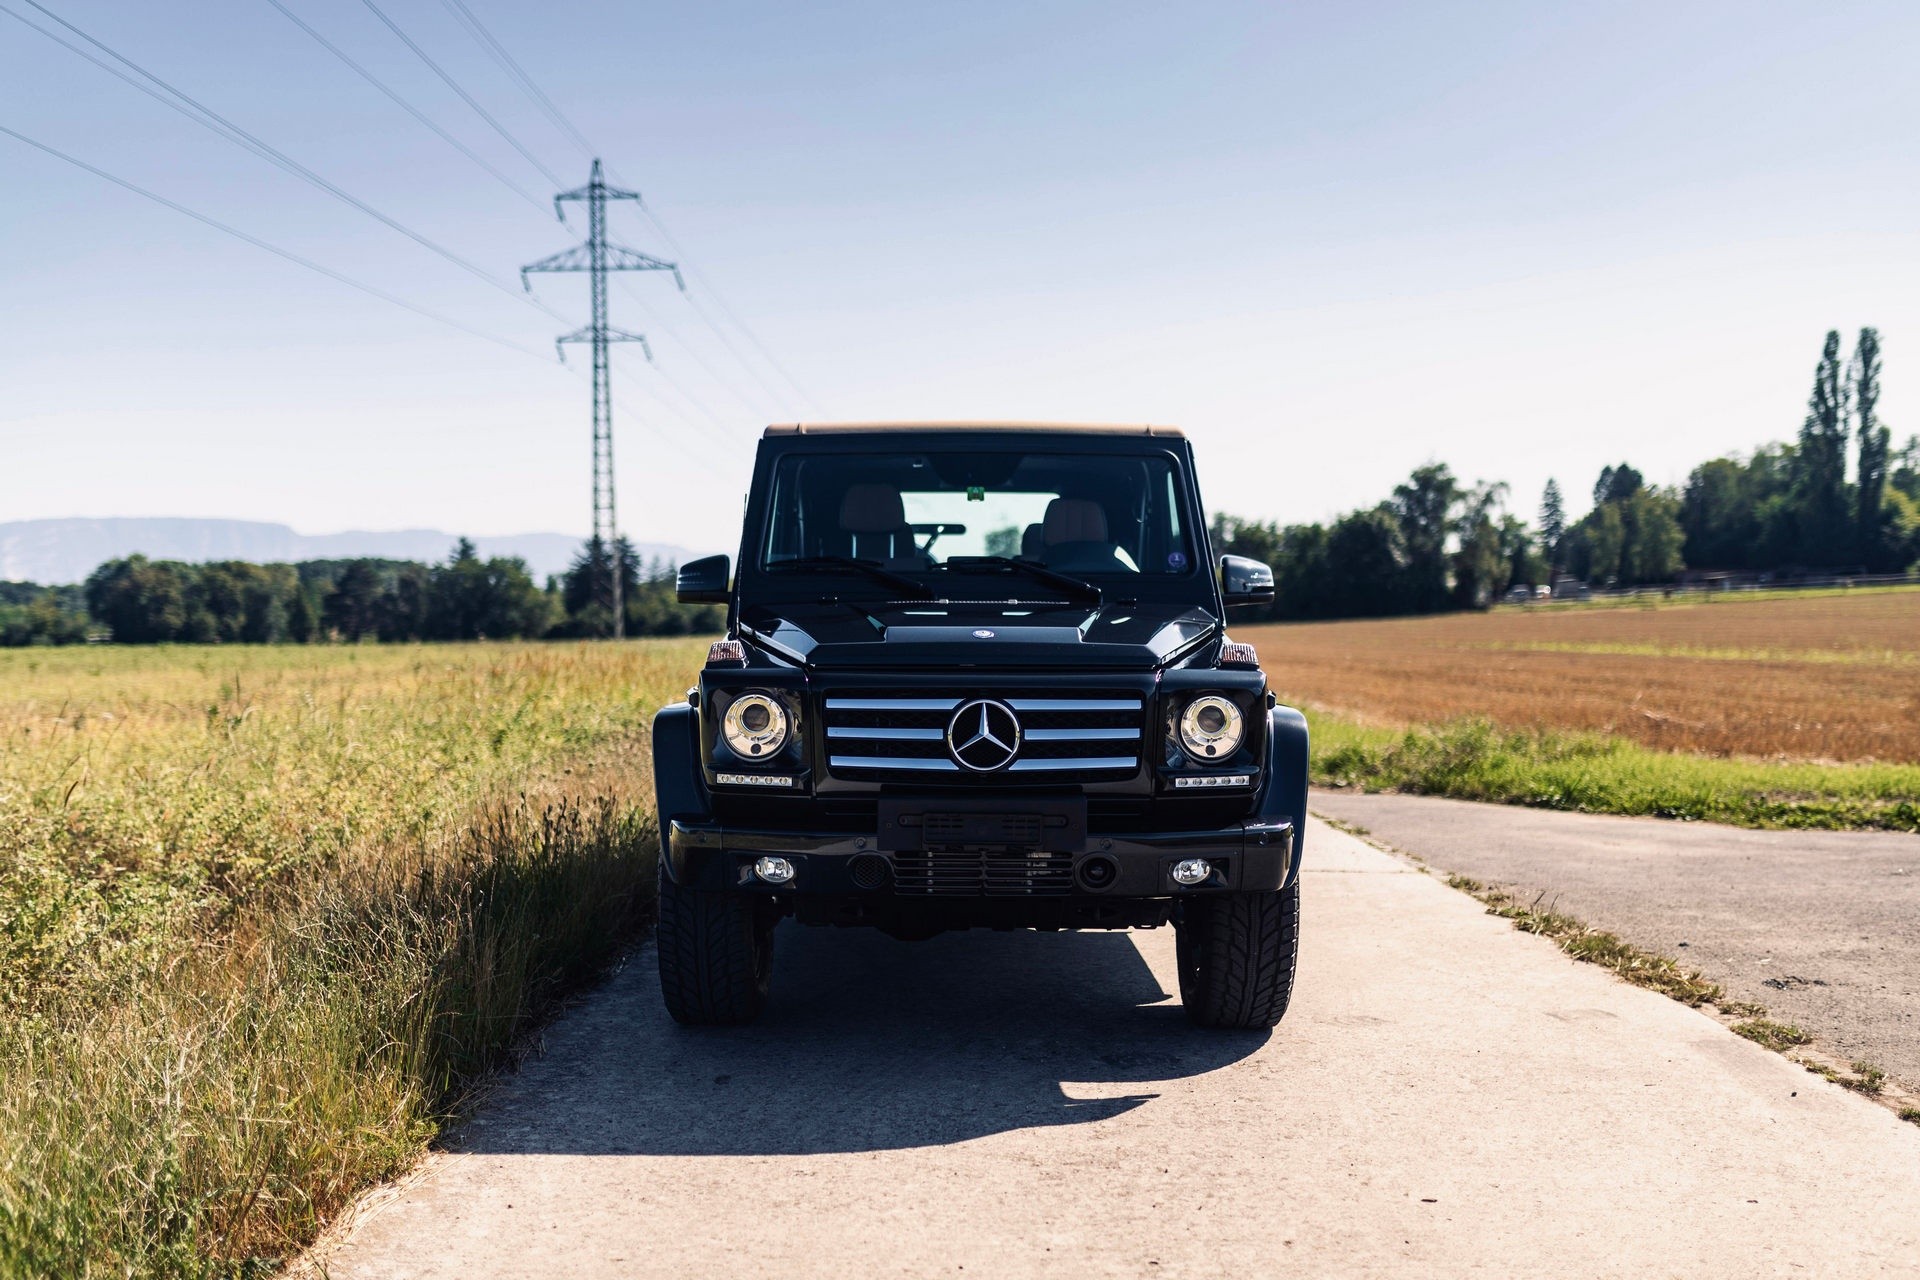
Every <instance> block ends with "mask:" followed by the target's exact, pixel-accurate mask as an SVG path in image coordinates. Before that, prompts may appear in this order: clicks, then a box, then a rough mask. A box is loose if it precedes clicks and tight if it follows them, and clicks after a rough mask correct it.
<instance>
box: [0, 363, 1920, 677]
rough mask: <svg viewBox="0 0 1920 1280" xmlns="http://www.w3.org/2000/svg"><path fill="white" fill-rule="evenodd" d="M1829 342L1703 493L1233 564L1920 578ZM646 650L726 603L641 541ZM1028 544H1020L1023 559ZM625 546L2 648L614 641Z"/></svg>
mask: <svg viewBox="0 0 1920 1280" xmlns="http://www.w3.org/2000/svg"><path fill="white" fill-rule="evenodd" d="M1841 348H1842V344H1841V339H1840V334H1839V332H1838V331H1832V332H1829V333H1828V334H1827V336H1826V341H1825V343H1824V345H1823V347H1822V349H1821V353H1820V358H1819V361H1818V362H1817V364H1816V365H1815V370H1814V381H1813V390H1812V393H1811V394H1810V395H1809V397H1808V402H1807V413H1806V418H1805V420H1804V421H1803V423H1802V425H1801V428H1800V432H1799V435H1798V437H1797V438H1796V439H1794V440H1793V441H1790V442H1786V443H1778V444H1769V445H1765V446H1763V447H1761V448H1758V449H1755V450H1754V451H1753V452H1752V453H1751V454H1747V455H1736V456H1731V457H1724V458H1714V459H1711V460H1710V461H1707V462H1703V463H1701V464H1700V465H1699V466H1697V467H1695V468H1694V469H1693V471H1692V473H1691V474H1689V475H1688V477H1687V480H1686V482H1685V484H1683V485H1681V486H1679V487H1678V488H1674V489H1669V488H1664V487H1661V486H1658V485H1649V484H1647V483H1646V478H1645V476H1644V475H1643V474H1642V473H1641V472H1640V471H1639V470H1637V469H1636V468H1634V467H1633V466H1631V465H1629V464H1627V463H1625V462H1622V463H1620V464H1618V465H1614V466H1608V467H1604V468H1602V469H1601V472H1600V474H1599V476H1598V477H1597V478H1596V479H1595V482H1594V485H1593V489H1592V505H1591V507H1590V508H1589V509H1588V510H1587V511H1586V512H1585V514H1583V515H1581V516H1580V517H1579V518H1578V519H1577V520H1576V519H1572V518H1571V517H1570V513H1569V511H1568V507H1567V501H1566V496H1565V495H1564V494H1563V493H1562V491H1561V489H1560V486H1559V484H1558V483H1557V482H1556V481H1553V480H1549V481H1548V482H1547V485H1546V490H1545V492H1544V493H1543V494H1542V495H1541V502H1540V508H1539V514H1538V516H1537V518H1536V519H1535V521H1534V522H1533V523H1531V524H1529V523H1528V522H1527V521H1526V520H1524V519H1522V518H1521V517H1519V516H1517V515H1515V514H1514V513H1513V512H1512V511H1511V510H1509V508H1508V497H1509V492H1508V487H1507V486H1506V485H1505V484H1504V483H1498V482H1495V483H1487V482H1480V483H1475V484H1471V485H1469V484H1465V483H1463V482H1462V481H1461V480H1460V479H1459V478H1458V477H1456V476H1455V475H1454V474H1453V472H1452V471H1451V470H1450V469H1449V468H1448V467H1447V466H1446V465H1445V464H1443V463H1438V462H1435V463H1429V464H1427V465H1426V466H1422V467H1420V468H1417V469H1416V470H1415V471H1414V472H1413V474H1412V475H1410V476H1409V477H1408V478H1407V479H1406V481H1405V482H1403V483H1401V484H1399V485H1396V486H1395V487H1394V489H1393V492H1392V494H1391V496H1390V497H1388V498H1387V499H1386V500H1385V501H1383V502H1380V503H1379V504H1377V505H1375V506H1372V507H1367V508H1364V509H1362V510H1358V511H1352V512H1349V513H1347V514H1346V515H1343V516H1341V517H1339V518H1338V519H1336V520H1334V521H1332V522H1331V523H1328V524H1292V525H1284V526H1283V525H1280V524H1278V523H1276V522H1266V523H1262V522H1259V521H1254V520H1246V519H1242V518H1239V517H1236V516H1231V515H1224V514H1222V515H1217V516H1215V517H1214V521H1213V543H1214V550H1215V551H1216V552H1218V553H1221V554H1231V555H1243V556H1251V557H1252V558H1254V559H1256V560H1262V561H1265V562H1266V563H1268V564H1270V565H1272V566H1273V571H1274V583H1275V600H1274V603H1273V605H1272V606H1270V607H1266V608H1263V609H1262V610H1259V611H1257V613H1258V615H1259V616H1264V617H1268V618H1275V619H1284V618H1364V617H1380V616H1385V615H1391V614H1411V613H1433V612H1438V611H1441V610H1445V609H1476V608H1486V607H1487V606H1488V605H1490V604H1492V603H1493V602H1494V601H1496V600H1498V599H1499V598H1500V597H1501V595H1502V594H1503V593H1505V592H1506V591H1508V589H1509V588H1511V587H1513V586H1516V585H1525V586H1528V587H1535V586H1539V585H1543V584H1548V583H1552V582H1555V581H1556V580H1566V579H1571V580H1578V581H1580V582H1583V583H1589V584H1592V585H1593V586H1598V587H1614V586H1649V585H1653V586H1657V585H1660V584H1663V583H1670V582H1673V581H1675V580H1676V579H1677V578H1678V577H1679V576H1680V575H1681V574H1683V573H1685V572H1687V571H1688V570H1695V571H1711V570H1718V571H1725V572H1728V573H1734V574H1746V575H1755V576H1768V577H1774V578H1792V577H1799V576H1823V575H1830V574H1865V573H1875V574H1877V573H1894V572H1900V571H1902V570H1906V569H1908V568H1909V567H1911V568H1912V569H1914V570H1915V571H1920V437H1913V438H1909V439H1908V440H1907V442H1906V444H1905V446H1904V447H1903V448H1901V449H1899V450H1897V451H1895V450H1894V449H1893V448H1892V438H1891V432H1890V431H1889V429H1888V427H1887V425H1886V424H1885V423H1883V422H1882V421H1880V417H1879V401H1880V377H1881V352H1880V335H1879V333H1878V332H1877V331H1876V330H1873V329H1862V330H1861V331H1860V333H1859V336H1858V338H1857V340H1856V341H1855V344H1854V349H1853V354H1852V356H1851V357H1850V358H1849V359H1847V360H1846V361H1844V362H1843V361H1842V359H1841ZM619 546H620V548H621V549H622V553H621V554H620V556H619V557H618V559H619V563H620V564H621V566H622V574H623V578H622V582H623V591H622V596H623V599H624V604H625V612H626V631H627V633H628V634H629V635H684V634H689V633H711V632H717V631H719V630H720V629H721V628H722V627H723V626H724V625H725V611H724V610H723V609H721V608H720V607H719V606H716V605H701V606H683V605H680V604H678V603H676V602H675V599H674V577H675V574H674V568H673V566H671V565H666V564H660V563H656V564H653V565H650V566H646V567H642V566H641V565H640V564H639V563H638V562H637V561H636V559H635V558H634V556H633V554H632V552H631V549H630V548H629V547H628V546H627V544H626V542H625V540H624V539H623V540H622V541H621V543H620V544H619ZM1004 549H1007V550H1009V553H1011V548H1010V547H1009V548H1004ZM613 562H614V556H613V554H612V549H611V548H609V547H607V546H606V545H604V544H603V543H601V542H599V541H598V540H589V541H588V542H587V543H586V544H585V545H583V546H582V548H581V550H580V552H579V554H578V555H576V556H575V557H574V560H573V563H572V564H571V565H570V566H569V567H568V569H567V570H566V572H564V573H562V574H559V575H556V576H554V577H552V578H550V579H548V581H547V582H546V584H545V586H544V587H543V586H540V585H538V584H536V583H535V582H534V580H533V577H532V575H531V574H530V573H528V571H527V567H526V565H525V563H524V562H522V561H520V560H518V559H510V558H494V559H489V560H482V559H480V558H479V557H478V556H477V555H476V554H475V552H474V548H473V544H472V543H470V542H468V541H467V540H466V539H461V541H460V543H459V544H458V545H457V546H456V547H455V548H454V551H453V554H452V555H451V556H449V557H448V558H447V560H446V561H445V562H444V563H441V564H433V565H429V564H421V563H418V562H416V561H403V560H377V559H359V560H308V561H303V562H301V563H299V564H265V565H262V564H251V563H247V562H244V561H216V562H213V563H210V564H199V565H192V564H181V563H178V562H174V561H165V560H148V559H146V558H145V557H142V556H131V557H128V558H126V559H121V560H110V561H108V562H107V563H106V564H103V565H101V566H100V567H99V568H98V569H97V570H95V571H94V573H93V575H92V576H91V577H89V578H88V579H87V581H86V583H85V585H84V586H81V587H37V586H34V585H32V584H30V583H0V645H24V644H69V643H77V642H80V641H83V640H86V639H89V638H111V639H113V640H115V641H119V642H122V643H133V644H140V643H157V642H164V641H184V642H194V643H220V642H231V643H255V644H278V643H295V644H301V643H312V642H317V641H322V640H342V641H356V640H363V639H378V640H473V639H481V638H487V639H508V638H539V637H552V638H568V637H590V636H604V635H610V634H612V631H613V627H612V621H613V613H612V608H611V603H610V592H609V591H608V587H609V586H610V585H611V581H612V577H611V574H612V567H613Z"/></svg>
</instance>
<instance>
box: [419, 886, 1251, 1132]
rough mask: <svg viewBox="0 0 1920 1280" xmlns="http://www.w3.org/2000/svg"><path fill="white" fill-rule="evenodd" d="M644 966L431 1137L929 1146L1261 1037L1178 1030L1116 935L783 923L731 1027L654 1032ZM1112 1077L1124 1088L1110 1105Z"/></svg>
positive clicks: (1106, 1112) (1160, 995)
mask: <svg viewBox="0 0 1920 1280" xmlns="http://www.w3.org/2000/svg"><path fill="white" fill-rule="evenodd" d="M654 963H655V961H654V956H653V953H652V951H651V949H648V950H646V951H644V952H642V953H641V954H640V955H638V956H637V957H635V960H634V962H633V963H632V964H631V965H629V966H628V968H627V969H626V970H625V971H623V972H622V973H621V974H620V975H619V976H618V977H617V978H616V979H615V980H614V982H613V983H612V984H611V985H610V987H609V989H607V990H606V991H604V992H603V993H601V994H600V995H599V996H597V997H596V998H595V999H593V1000H591V1001H589V1002H587V1003H586V1004H585V1005H583V1006H582V1007H581V1008H579V1009H578V1010H576V1011H575V1012H574V1013H573V1014H571V1015H569V1016H568V1017H566V1018H564V1019H562V1020H561V1022H560V1023H558V1024H556V1025H555V1027H553V1028H552V1029H551V1031H550V1032H549V1034H548V1035H547V1037H546V1042H545V1046H544V1052H543V1053H542V1055H541V1056H540V1057H539V1058H537V1059H535V1060H533V1061H532V1062H530V1063H529V1064H528V1065H527V1067H526V1068H525V1069H524V1070H523V1071H522V1072H521V1073H520V1074H519V1075H518V1076H516V1077H515V1078H514V1079H512V1080H511V1081H509V1082H508V1083H507V1084H506V1086H505V1087H504V1088H503V1089H502V1090H501V1092H500V1094H499V1095H498V1097H497V1099H496V1101H495V1104H494V1105H492V1106H491V1107H489V1108H488V1109H487V1110H486V1111H485V1112H483V1113H482V1114H481V1115H480V1116H478V1117H476V1118H475V1120H474V1121H473V1122H471V1123H469V1124H468V1125H466V1126H463V1127H462V1129H461V1131H460V1132H459V1133H458V1134H457V1135H455V1137H454V1138H453V1140H452V1141H451V1142H450V1144H449V1145H450V1146H451V1147H452V1148H453V1149H455V1150H460V1151H467V1152H475V1153H482V1154H534V1153H568V1154H600V1155H796V1154H820V1153H826V1152H858V1151H881V1150H890V1149H896V1148H903V1147H921V1146H936V1145H940V1144H944V1143H951V1142H959V1141H963V1140H965V1139H968V1138H977V1137H982V1136H985V1135H988V1134H994V1133H1004V1132H1007V1131H1010V1130H1016V1129H1027V1128H1036V1127H1043V1126H1049V1125H1062V1124H1085V1123H1088V1122H1091V1121H1099V1120H1106V1119H1109V1118H1111V1117H1113V1116H1117V1115H1120V1114H1122V1113H1124V1112H1127V1111H1130V1110H1132V1109H1134V1108H1135V1107H1139V1106H1142V1105H1145V1104H1147V1103H1149V1102H1150V1101H1151V1100H1152V1099H1153V1098H1155V1097H1157V1096H1158V1095H1157V1094H1156V1093H1155V1092H1153V1091H1152V1090H1151V1089H1150V1088H1147V1087H1146V1086H1150V1085H1151V1084H1153V1083H1156V1082H1162V1081H1168V1080H1176V1079H1180V1078H1184V1077H1189V1076H1196V1075H1200V1074H1202V1073H1205V1072H1208V1071H1213V1070H1216V1069H1218V1068H1220V1067H1224V1066H1226V1065H1228V1064H1230V1063H1233V1062H1236V1061H1238V1060H1240V1059H1242V1058H1245V1057H1247V1056H1249V1055H1250V1054H1252V1053H1254V1052H1256V1051H1257V1050H1258V1049H1259V1048H1260V1047H1261V1046H1262V1045H1263V1044H1265V1043H1266V1042H1267V1040H1268V1038H1269V1036H1270V1035H1271V1033H1270V1032H1265V1031H1260V1032H1219V1031H1202V1030H1199V1029H1196V1028H1194V1027H1192V1026H1190V1025H1189V1024H1188V1023H1187V1021H1186V1018H1185V1015H1184V1013H1183V1011H1182V1010H1181V1008H1180V1005H1179V1001H1178V1000H1177V999H1175V998H1173V997H1171V996H1170V994H1169V993H1168V992H1166V991H1164V990H1162V989H1161V986H1160V983H1159V982H1158V981H1157V980H1156V979H1155V977H1154V975H1153V972H1152V970H1150V969H1149V968H1148V967H1147V965H1146V962H1145V961H1144V960H1143V959H1142V958H1141V956H1140V953H1139V951H1138V950H1137V949H1136V948H1135V946H1134V944H1133V942H1132V940H1131V939H1130V938H1129V937H1128V936H1127V935H1125V934H1121V933H1059V934H1039V933H991V932H982V931H974V932H970V933H960V934H947V935H944V936H941V937H938V938H934V939H932V940H930V941H926V942H916V943H902V942H896V941H894V940H893V939H891V938H887V937H885V936H883V935H880V934H877V933H872V932H868V931H865V930H835V929H809V928H801V927H797V926H794V925H791V924H787V925H783V926H781V928H780V931H779V934H778V936H777V942H776V964H775V970H774V991H773V999H772V1001H771V1003H770V1004H769V1006H768V1008H767V1011H766V1013H765V1014H764V1015H763V1016H762V1017H761V1019H760V1021H758V1022H757V1023H755V1024H754V1025H753V1026H751V1027H741V1028H697V1029H690V1028H683V1027H678V1026H676V1025H674V1024H673V1022H672V1021H670V1020H669V1019H668V1018H667V1016H666V1013H665V1011H664V1010H663V1009H662V1008H661V1005H660V998H659V991H658V985H657V980H656V977H655V970H654ZM1115 1085H1120V1086H1128V1085H1134V1086H1141V1087H1140V1088H1136V1089H1134V1090H1131V1091H1127V1092H1124V1093H1120V1094H1117V1095H1116V1093H1115V1091H1114V1089H1113V1087H1112V1086H1115ZM1064 1086H1089V1087H1087V1088H1081V1089H1070V1088H1068V1087H1064ZM1076 1094H1080V1095H1082V1096H1076Z"/></svg>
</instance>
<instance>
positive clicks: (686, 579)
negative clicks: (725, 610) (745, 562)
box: [675, 556, 733, 604]
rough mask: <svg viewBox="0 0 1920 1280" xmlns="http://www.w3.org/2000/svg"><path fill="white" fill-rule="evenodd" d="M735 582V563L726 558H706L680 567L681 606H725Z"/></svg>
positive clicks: (679, 591)
mask: <svg viewBox="0 0 1920 1280" xmlns="http://www.w3.org/2000/svg"><path fill="white" fill-rule="evenodd" d="M732 582H733V562H732V561H731V560H729V559H727V557H725V556H706V557H705V558H703V559H700V560H689V561H688V562H687V563H686V564H683V565H681V566H680V579H679V582H678V583H676V584H675V585H676V588H677V590H678V593H679V596H680V603H681V604H725V603H726V602H727V595H728V588H729V587H730V586H731V585H732Z"/></svg>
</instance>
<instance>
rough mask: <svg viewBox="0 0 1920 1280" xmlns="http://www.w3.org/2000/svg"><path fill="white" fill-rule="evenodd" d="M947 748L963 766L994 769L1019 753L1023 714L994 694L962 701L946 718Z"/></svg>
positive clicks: (975, 770)
mask: <svg viewBox="0 0 1920 1280" xmlns="http://www.w3.org/2000/svg"><path fill="white" fill-rule="evenodd" d="M947 751H948V753H949V754H951V755H952V756H953V758H954V761H955V762H956V763H958V764H959V766H960V767H961V768H962V769H971V770H973V772H975V773H992V772H993V771H994V770H995V769H1004V768H1006V767H1007V766H1008V765H1010V764H1012V763H1013V758H1014V757H1015V756H1017V755H1019V754H1020V718H1019V717H1018V716H1016V715H1014V714H1013V708H1012V707H1010V706H1008V705H1007V704H1006V703H1004V702H995V701H993V700H992V699H991V698H976V699H974V700H973V701H972V702H964V703H961V704H960V709H959V710H958V711H956V712H954V713H953V719H952V720H949V721H948V722H947Z"/></svg>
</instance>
